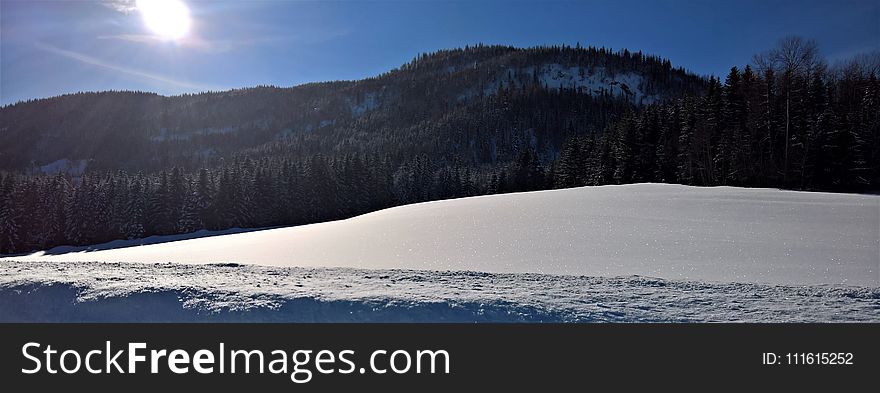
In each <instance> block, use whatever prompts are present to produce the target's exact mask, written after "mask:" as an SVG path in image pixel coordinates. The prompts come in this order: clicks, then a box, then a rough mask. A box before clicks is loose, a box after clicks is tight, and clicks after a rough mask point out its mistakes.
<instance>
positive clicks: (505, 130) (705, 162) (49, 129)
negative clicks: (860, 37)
mask: <svg viewBox="0 0 880 393" xmlns="http://www.w3.org/2000/svg"><path fill="white" fill-rule="evenodd" d="M744 62H745V63H744V64H743V65H737V66H732V67H731V68H730V72H729V73H728V74H727V75H725V76H723V77H722V78H720V79H719V78H716V77H713V76H710V77H702V76H698V75H694V74H692V73H690V72H688V71H686V70H684V69H682V68H675V67H673V66H672V64H671V62H670V61H669V60H666V59H662V58H659V57H656V56H651V55H645V54H642V53H641V52H630V51H627V50H623V51H612V50H609V49H606V48H594V47H581V46H580V45H577V46H575V47H569V46H552V47H539V48H529V49H517V48H512V47H506V46H484V45H478V46H474V47H466V48H464V49H455V50H443V51H438V52H435V53H431V54H423V55H420V56H418V57H417V58H415V59H414V60H413V61H411V62H410V63H407V64H405V65H403V66H401V67H400V68H398V69H395V70H392V71H390V72H388V73H385V74H383V75H379V76H377V77H375V78H370V79H366V80H360V81H337V82H326V83H315V84H308V85H302V86H296V87H291V88H279V87H273V86H261V87H255V88H248V89H239V90H232V91H224V92H206V93H201V94H194V95H183V96H175V97H163V96H159V95H156V94H152V93H144V92H128V91H119V92H98V93H77V94H70V95H64V96H59V97H52V98H47V99H40V100H31V101H27V102H19V103H16V104H13V105H8V106H5V107H3V108H0V253H20V252H29V251H33V250H44V249H49V248H51V247H54V246H59V245H89V244H97V243H102V242H106V241H110V240H115V239H136V238H142V237H146V236H151V235H167V234H177V233H188V232H193V231H196V230H200V229H209V230H218V229H225V228H234V227H242V228H244V227H248V228H257V227H271V226H281V225H299V224H306V223H314V222H321V221H327V220H335V219H341V218H347V217H352V216H355V215H359V214H363V213H366V212H370V211H375V210H379V209H383V208H387V207H392V206H397V205H402V204H409V203H416V202H423V201H430V200H437V199H446V198H458V197H467V196H475V195H486V194H497V193H507V192H519V191H531V190H544V189H553V188H567V187H578V186H587V185H605V184H626V183H639V182H664V183H678V184H686V185H698V186H742V187H775V188H785V189H792V190H814V191H832V192H875V191H877V190H878V188H880V82H878V80H877V78H878V73H880V56H878V54H876V53H874V54H868V55H861V56H857V57H854V58H852V59H849V60H846V61H840V62H836V63H834V64H828V63H827V62H826V60H824V59H823V58H822V56H821V54H820V51H819V48H817V47H816V45H815V44H814V43H813V42H812V41H809V40H806V39H802V38H796V37H793V38H787V39H784V40H782V41H780V42H779V43H778V44H777V45H776V46H775V47H774V48H773V49H771V50H768V51H766V52H762V53H760V54H758V55H756V56H755V58H754V59H744ZM610 76H615V77H613V78H610V79H609V77H610ZM585 81H594V82H595V81H599V82H595V83H594V82H589V83H588V82H585Z"/></svg>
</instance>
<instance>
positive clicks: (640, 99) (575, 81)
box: [458, 63, 661, 105]
mask: <svg viewBox="0 0 880 393" xmlns="http://www.w3.org/2000/svg"><path fill="white" fill-rule="evenodd" d="M512 75H516V77H514V78H511V76H512ZM523 78H525V79H526V80H531V79H533V78H534V79H536V80H537V82H538V83H540V84H541V85H542V86H544V87H546V88H547V89H550V90H559V89H572V90H578V91H581V92H582V93H583V94H587V95H591V96H594V97H595V96H599V95H601V94H602V93H603V92H606V93H607V94H609V95H611V96H613V97H619V98H623V99H625V100H627V101H629V102H632V103H633V104H636V105H649V104H652V103H654V102H657V101H659V100H660V98H661V97H660V96H658V95H656V94H648V93H647V92H646V91H645V86H644V84H645V81H644V78H643V77H642V76H641V75H639V74H637V73H634V72H627V73H611V72H608V71H607V70H606V69H605V68H603V67H594V68H590V67H580V66H573V67H566V66H563V65H561V64H557V63H550V64H544V65H542V66H539V67H537V68H536V67H525V68H518V69H507V68H505V69H504V70H503V71H501V72H499V74H498V75H497V76H496V77H495V81H494V82H493V83H491V84H489V85H488V86H486V88H485V89H484V90H483V94H484V95H492V94H495V93H497V92H498V91H499V90H500V89H501V88H510V87H522V85H523V84H526V83H528V82H523ZM477 93H478V91H476V92H475V91H473V90H469V91H466V92H465V93H463V94H462V95H460V96H459V97H458V100H459V101H462V100H467V99H470V98H472V97H474V96H476V94H477Z"/></svg>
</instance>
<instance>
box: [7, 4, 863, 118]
mask: <svg viewBox="0 0 880 393" xmlns="http://www.w3.org/2000/svg"><path fill="white" fill-rule="evenodd" d="M146 1H149V0H146ZM183 1H184V2H185V3H186V5H187V6H188V8H189V13H190V16H191V27H190V29H189V32H188V34H187V35H186V36H185V37H183V38H180V39H178V40H171V41H169V40H163V39H160V38H157V35H156V34H157V33H156V30H151V29H149V28H148V27H147V25H146V24H145V22H144V20H143V16H144V15H143V13H142V12H141V11H140V10H139V9H137V8H135V7H134V5H135V4H134V0H108V1H33V0H29V1H9V0H0V4H2V6H0V101H2V103H3V104H8V103H11V102H15V101H18V100H21V99H28V98H39V97H47V96H52V95H57V94H62V93H68V92H76V91H94V90H108V89H117V90H122V89H124V90H145V91H154V92H158V93H160V94H165V95H169V94H179V93H184V92H195V91H200V90H207V89H211V90H218V89H229V88H235V87H246V86H253V85H258V84H272V85H279V86H291V85H297V84H301V83H305V82H312V81H325V80H339V79H359V78H363V77H367V76H372V75H376V74H379V73H381V72H384V71H387V70H389V69H392V68H394V67H397V66H399V65H400V64H402V63H404V62H406V61H409V60H411V59H412V58H413V57H414V56H415V55H416V54H418V53H420V52H429V51H433V50H436V49H442V48H452V47H461V46H464V45H466V44H474V43H478V42H483V43H488V44H509V45H514V46H533V45H545V44H547V45H549V44H562V43H567V44H571V45H573V44H574V43H576V42H580V43H581V44H583V45H594V46H606V47H612V48H615V49H618V48H628V49H631V50H642V51H644V52H647V53H653V54H659V55H662V56H664V57H666V58H669V59H671V60H672V62H673V64H675V65H681V66H684V67H685V68H688V69H690V70H692V71H695V72H697V73H700V74H716V75H723V74H724V73H726V71H727V70H728V69H729V67H730V66H732V65H743V64H745V63H748V62H749V60H750V59H751V56H752V54H754V53H755V52H758V51H763V50H765V49H767V48H769V47H771V46H772V45H773V44H774V43H775V41H776V40H778V39H779V38H781V37H783V36H786V35H801V36H804V37H807V38H813V39H816V40H817V41H818V43H819V45H820V48H821V50H822V53H823V54H824V55H825V56H826V57H827V58H828V59H829V60H830V61H831V62H833V61H834V60H836V59H840V58H843V57H848V56H851V55H853V54H856V53H860V52H865V51H869V50H878V49H880V0H844V1H828V0H798V1H788V0H780V1H773V0H761V1H753V0H743V1H709V0H705V1H696V0H657V1H647V0H646V1H633V0H623V1H621V0H616V1H615V0H607V1H578V2H547V1H543V2H538V1H478V0H471V1H460V2H453V1H443V2H439V1H436V2H435V1H396V2H389V1H349V2H334V1H313V2H295V1H233V2H220V1H194V0H183Z"/></svg>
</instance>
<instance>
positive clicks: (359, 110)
mask: <svg viewBox="0 0 880 393" xmlns="http://www.w3.org/2000/svg"><path fill="white" fill-rule="evenodd" d="M378 107H379V94H378V93H376V92H370V93H367V94H365V95H364V99H363V100H362V101H361V102H359V103H352V104H351V116H352V117H360V116H362V115H363V114H364V113H367V112H369V111H371V110H373V109H376V108H378Z"/></svg>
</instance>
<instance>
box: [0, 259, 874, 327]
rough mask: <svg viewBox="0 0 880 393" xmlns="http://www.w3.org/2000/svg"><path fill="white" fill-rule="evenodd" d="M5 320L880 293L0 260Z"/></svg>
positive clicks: (723, 304)
mask: <svg viewBox="0 0 880 393" xmlns="http://www.w3.org/2000/svg"><path fill="white" fill-rule="evenodd" d="M0 272H2V274H0V322H243V321H245V322H260V321H264V322H880V312H878V310H880V288H876V287H874V288H868V287H844V286H776V285H759V284H735V283H707V282H695V281H679V280H662V279H656V278H648V277H640V276H628V277H582V276H554V275H543V274H531V273H526V274H490V273H478V272H437V271H416V270H363V269H345V268H330V269H327V268H296V267H264V266H253V265H240V264H234V263H224V264H211V265H186V264H169V263H157V264H124V263H97V262H78V263H63V262H9V261H0Z"/></svg>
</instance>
